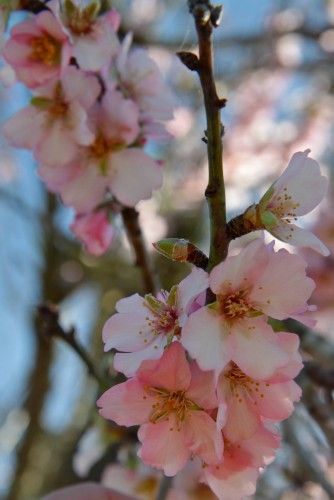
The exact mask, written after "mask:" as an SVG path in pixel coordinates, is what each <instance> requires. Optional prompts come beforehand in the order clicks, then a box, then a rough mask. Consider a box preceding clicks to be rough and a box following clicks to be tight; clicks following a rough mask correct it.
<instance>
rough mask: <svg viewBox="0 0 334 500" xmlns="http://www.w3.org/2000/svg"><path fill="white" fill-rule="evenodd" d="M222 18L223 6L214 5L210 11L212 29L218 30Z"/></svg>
mask: <svg viewBox="0 0 334 500" xmlns="http://www.w3.org/2000/svg"><path fill="white" fill-rule="evenodd" d="M222 17H223V6H222V5H216V6H214V7H212V9H211V18H210V19H211V23H212V26H213V27H214V28H218V26H219V25H220V23H221V20H222Z"/></svg>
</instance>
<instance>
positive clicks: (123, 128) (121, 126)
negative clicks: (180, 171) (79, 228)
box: [40, 91, 162, 213]
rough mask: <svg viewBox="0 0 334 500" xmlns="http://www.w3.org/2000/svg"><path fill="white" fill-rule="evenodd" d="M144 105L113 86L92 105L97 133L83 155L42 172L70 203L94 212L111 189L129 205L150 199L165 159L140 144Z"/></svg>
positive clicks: (93, 124)
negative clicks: (140, 113)
mask: <svg viewBox="0 0 334 500" xmlns="http://www.w3.org/2000/svg"><path fill="white" fill-rule="evenodd" d="M138 119H139V116H138V109H137V106H136V105H135V103H134V102H133V101H131V100H129V99H125V98H124V97H123V96H122V94H121V93H120V92H118V91H108V92H106V93H105V94H104V96H103V98H102V101H101V103H98V104H96V105H95V107H94V109H92V110H91V111H90V122H89V126H90V129H91V130H92V131H93V134H94V137H95V139H94V140H93V141H92V142H91V143H90V145H89V146H87V147H81V148H80V153H79V155H78V157H77V158H76V159H75V160H74V161H73V162H72V163H71V164H68V165H67V166H66V167H65V168H64V169H57V170H58V173H57V172H56V171H55V170H51V169H50V168H48V166H43V168H42V169H40V174H41V176H42V177H43V179H44V180H45V182H46V183H47V185H48V186H49V188H50V189H52V190H54V191H57V192H59V193H60V194H61V197H62V199H63V201H64V203H65V204H67V205H70V206H73V207H74V208H75V209H76V210H77V211H78V212H83V213H85V212H90V211H91V210H94V208H95V207H96V206H97V205H99V204H100V203H101V202H102V201H104V197H105V194H106V192H107V191H109V192H110V193H111V194H112V195H114V196H115V197H116V199H117V200H118V201H119V202H121V203H122V204H123V205H126V206H134V205H136V204H137V203H138V202H139V201H140V200H143V199H148V198H150V197H151V195H152V191H153V190H154V189H157V188H159V187H160V186H161V183H162V169H161V166H160V165H159V163H158V162H157V161H155V160H153V159H152V158H151V157H150V156H148V155H147V154H146V153H145V152H144V151H143V150H142V149H141V148H139V147H137V146H136V140H137V137H138V134H139V122H138Z"/></svg>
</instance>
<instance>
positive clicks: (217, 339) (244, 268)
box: [181, 239, 314, 379]
mask: <svg viewBox="0 0 334 500" xmlns="http://www.w3.org/2000/svg"><path fill="white" fill-rule="evenodd" d="M305 267H306V263H305V261H304V260H303V259H302V258H301V257H299V256H297V255H291V254H289V253H288V252H287V251H286V250H284V249H281V250H279V251H278V252H275V251H274V249H273V245H272V244H270V245H266V244H264V243H263V241H262V240H261V239H257V240H254V241H253V242H251V243H250V244H248V245H247V246H246V247H245V248H244V249H243V250H242V251H241V252H240V253H239V254H238V255H236V256H229V257H228V258H227V259H226V261H225V262H222V263H221V264H219V265H218V266H216V267H215V268H214V269H213V270H212V271H211V273H210V278H209V283H210V288H211V290H212V291H213V292H214V293H215V294H216V296H217V300H216V302H215V303H213V304H210V305H209V306H206V307H203V308H201V309H199V310H198V311H196V312H194V313H193V314H192V315H191V316H190V317H189V319H188V320H187V322H186V324H185V325H184V327H183V330H182V336H181V342H182V344H183V345H184V347H185V348H186V349H187V350H188V351H189V353H190V355H191V356H192V357H193V358H194V359H196V360H197V362H198V364H199V366H200V367H201V368H202V369H203V370H216V371H217V373H219V372H220V371H221V370H223V369H224V367H225V366H226V365H227V363H228V362H230V361H234V362H235V363H236V364H237V365H238V366H239V368H240V369H241V370H242V371H243V372H244V373H246V374H247V375H248V376H250V377H254V378H260V379H261V378H266V377H268V378H269V377H271V376H272V375H273V374H274V373H275V371H276V370H277V369H278V368H281V367H283V366H284V365H286V364H287V362H288V360H289V355H288V353H287V352H286V351H285V349H284V348H283V346H282V345H281V344H280V342H279V340H278V336H277V335H276V334H275V333H274V332H273V330H272V328H271V327H270V326H269V325H268V324H267V318H268V316H269V317H273V318H276V319H279V320H282V319H285V318H288V317H298V319H299V320H303V318H304V316H305V315H307V312H308V310H309V306H308V305H307V299H308V298H309V297H310V295H311V293H312V291H313V289H314V282H313V280H311V279H310V278H307V277H306V274H305Z"/></svg>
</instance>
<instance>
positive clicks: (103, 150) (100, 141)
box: [90, 133, 110, 159]
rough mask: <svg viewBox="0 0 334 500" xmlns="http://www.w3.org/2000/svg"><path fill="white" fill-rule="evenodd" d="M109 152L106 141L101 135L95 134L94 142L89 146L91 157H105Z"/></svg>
mask: <svg viewBox="0 0 334 500" xmlns="http://www.w3.org/2000/svg"><path fill="white" fill-rule="evenodd" d="M109 150H110V146H109V144H108V141H107V139H106V138H105V137H104V136H103V135H102V134H101V133H99V134H97V136H96V139H95V141H94V142H93V144H91V145H90V152H91V155H92V156H94V157H95V158H99V159H101V158H103V157H105V156H106V155H107V154H108V152H109Z"/></svg>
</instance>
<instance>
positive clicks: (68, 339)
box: [38, 303, 110, 390]
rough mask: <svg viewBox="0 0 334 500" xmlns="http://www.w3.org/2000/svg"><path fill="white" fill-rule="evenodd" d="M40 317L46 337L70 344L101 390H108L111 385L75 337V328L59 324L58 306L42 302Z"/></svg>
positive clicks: (39, 310) (42, 331)
mask: <svg viewBox="0 0 334 500" xmlns="http://www.w3.org/2000/svg"><path fill="white" fill-rule="evenodd" d="M38 313H39V318H40V332H41V334H42V335H43V336H44V337H56V338H59V339H61V340H62V341H64V342H65V343H66V344H68V345H69V346H70V347H71V348H72V349H73V350H74V351H75V352H76V353H77V355H78V356H79V357H80V358H81V360H82V361H83V363H84V364H85V365H86V367H87V370H88V373H89V374H90V375H91V376H92V377H93V378H95V380H96V381H97V382H98V384H99V386H100V388H101V390H106V389H107V388H108V387H109V385H110V384H109V383H108V381H107V380H104V379H103V377H102V376H101V375H100V374H99V373H98V371H97V369H96V368H95V366H94V363H93V361H92V360H91V358H90V357H89V355H88V354H87V352H86V351H85V349H84V348H83V347H82V346H81V345H80V344H79V343H78V341H77V339H76V337H75V329H74V328H71V329H70V330H69V331H65V330H64V329H63V328H62V327H61V325H60V324H59V312H58V308H57V307H56V306H55V305H54V304H50V303H46V304H42V305H41V306H39V308H38Z"/></svg>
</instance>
